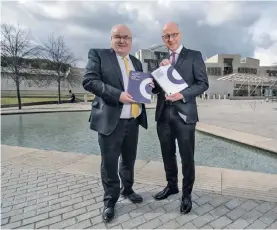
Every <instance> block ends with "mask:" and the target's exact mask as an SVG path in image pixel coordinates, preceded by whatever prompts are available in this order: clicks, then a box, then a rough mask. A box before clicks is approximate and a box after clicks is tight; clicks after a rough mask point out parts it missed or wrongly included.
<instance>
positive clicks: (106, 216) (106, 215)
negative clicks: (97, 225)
mask: <svg viewBox="0 0 277 230" xmlns="http://www.w3.org/2000/svg"><path fill="white" fill-rule="evenodd" d="M113 218H114V208H113V207H105V208H104V211H103V213H102V219H103V221H104V222H105V223H108V222H110V221H111V220H112V219H113Z"/></svg>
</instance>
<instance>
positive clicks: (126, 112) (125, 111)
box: [116, 55, 141, 119]
mask: <svg viewBox="0 0 277 230" xmlns="http://www.w3.org/2000/svg"><path fill="white" fill-rule="evenodd" d="M116 57H117V60H118V63H119V66H120V69H121V73H122V77H123V83H124V90H125V92H126V91H127V89H128V83H129V76H128V75H127V72H126V68H125V64H124V60H123V57H121V56H119V55H116ZM126 58H127V60H128V64H129V67H130V70H135V68H134V66H133V63H132V61H131V59H130V56H129V55H128V56H126ZM131 107H132V106H131V104H123V108H122V112H121V115H120V118H121V119H128V118H132V113H131ZM140 114H141V104H139V115H140Z"/></svg>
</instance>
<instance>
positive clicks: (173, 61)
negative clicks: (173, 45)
mask: <svg viewBox="0 0 277 230" xmlns="http://www.w3.org/2000/svg"><path fill="white" fill-rule="evenodd" d="M171 55H172V61H171V65H175V63H176V60H175V55H176V53H175V52H172V54H171Z"/></svg>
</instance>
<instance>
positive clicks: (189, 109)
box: [152, 22, 209, 214]
mask: <svg viewBox="0 0 277 230" xmlns="http://www.w3.org/2000/svg"><path fill="white" fill-rule="evenodd" d="M162 33H163V34H162V39H163V42H164V44H165V45H166V46H167V48H168V49H169V54H168V57H167V58H166V59H164V60H162V61H161V63H160V65H162V66H164V65H168V64H171V65H172V66H173V67H174V68H175V69H176V70H177V72H178V73H179V74H180V75H181V77H182V78H183V79H184V80H185V81H186V83H187V84H188V88H186V89H184V90H183V91H181V92H180V93H176V94H174V95H170V96H168V95H165V93H164V91H163V90H162V89H161V88H160V87H159V85H157V83H155V85H156V87H155V88H154V89H153V90H152V91H153V93H156V94H158V101H157V108H156V117H155V120H156V121H157V133H158V137H159V141H160V145H161V151H162V157H163V162H164V169H165V174H166V180H167V186H166V187H165V188H164V189H163V190H162V191H160V192H159V193H157V194H156V195H155V196H154V198H155V199H156V200H162V199H166V198H167V197H168V196H170V195H172V194H176V193H178V192H179V189H178V175H177V174H178V166H177V161H176V144H175V143H176V142H175V141H176V139H177V142H178V147H179V152H180V157H181V161H182V174H183V181H182V182H183V183H182V202H181V207H180V212H181V213H183V214H186V213H189V212H190V211H191V208H192V202H191V192H192V188H193V184H194V180H195V167H194V146H195V126H196V122H197V121H198V114H197V106H196V97H197V96H199V95H201V94H202V93H204V92H205V91H206V90H207V89H208V87H209V83H208V78H207V74H206V67H205V63H204V61H203V59H202V55H201V53H200V52H199V51H195V50H190V49H187V48H185V47H184V46H183V45H181V36H182V34H181V32H180V30H179V28H178V25H177V24H176V23H173V22H170V23H168V24H166V25H165V26H164V28H163V32H162Z"/></svg>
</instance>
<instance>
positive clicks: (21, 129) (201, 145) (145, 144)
mask: <svg viewBox="0 0 277 230" xmlns="http://www.w3.org/2000/svg"><path fill="white" fill-rule="evenodd" d="M154 112H155V111H154V110H148V111H147V113H148V119H149V122H148V123H149V129H148V130H144V129H143V128H141V129H140V136H139V146H138V159H142V160H157V161H162V158H161V151H160V145H159V141H158V137H157V133H156V123H155V122H154ZM88 116H89V112H69V113H65V112H63V113H45V114H28V115H27V114H26V115H10V116H2V127H1V131H2V135H1V138H2V143H3V144H7V145H18V146H24V147H30V148H39V149H46V150H59V151H69V152H80V153H85V154H99V152H100V149H99V147H98V142H97V134H96V133H95V132H92V131H91V130H89V124H88ZM177 158H178V160H179V161H180V158H179V155H178V152H177ZM195 162H196V164H197V165H206V166H213V167H224V168H232V169H240V170H251V171H260V172H268V173H276V174H277V155H274V154H270V153H268V152H266V151H261V150H258V149H254V148H249V147H245V146H242V145H239V144H234V143H233V142H228V141H225V140H222V139H218V138H215V137H213V136H210V135H206V134H202V133H200V132H197V133H196V150H195Z"/></svg>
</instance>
